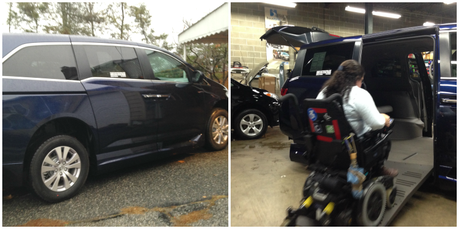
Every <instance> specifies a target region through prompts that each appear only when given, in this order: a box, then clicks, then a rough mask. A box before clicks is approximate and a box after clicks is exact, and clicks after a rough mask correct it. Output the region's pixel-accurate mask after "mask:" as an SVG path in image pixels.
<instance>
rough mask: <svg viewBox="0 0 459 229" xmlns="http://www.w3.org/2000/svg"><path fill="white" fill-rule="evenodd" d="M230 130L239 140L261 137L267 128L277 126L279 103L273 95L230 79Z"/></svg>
mask: <svg viewBox="0 0 459 229" xmlns="http://www.w3.org/2000/svg"><path fill="white" fill-rule="evenodd" d="M231 120H233V121H232V123H231V125H232V129H234V132H235V134H236V136H237V137H239V138H240V139H256V138H259V137H261V136H263V135H264V134H265V132H266V129H267V127H268V126H271V127H273V126H277V125H279V103H278V102H277V97H276V95H275V94H273V93H270V92H268V91H266V90H263V89H259V88H254V87H250V86H246V85H243V84H241V83H238V82H237V81H236V80H234V79H231Z"/></svg>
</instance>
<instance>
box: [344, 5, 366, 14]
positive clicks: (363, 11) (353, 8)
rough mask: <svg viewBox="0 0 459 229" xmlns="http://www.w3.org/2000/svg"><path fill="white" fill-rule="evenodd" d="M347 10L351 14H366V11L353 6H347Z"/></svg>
mask: <svg viewBox="0 0 459 229" xmlns="http://www.w3.org/2000/svg"><path fill="white" fill-rule="evenodd" d="M345 10H346V11H351V12H356V13H361V14H364V13H365V9H362V8H356V7H352V6H346V8H345Z"/></svg>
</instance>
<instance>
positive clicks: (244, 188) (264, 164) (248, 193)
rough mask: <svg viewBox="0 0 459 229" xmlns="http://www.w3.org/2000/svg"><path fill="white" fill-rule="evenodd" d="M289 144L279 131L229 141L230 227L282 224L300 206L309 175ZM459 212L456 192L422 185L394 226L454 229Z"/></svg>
mask: <svg viewBox="0 0 459 229" xmlns="http://www.w3.org/2000/svg"><path fill="white" fill-rule="evenodd" d="M290 143H291V140H288V139H287V137H286V136H285V135H283V134H282V132H281V131H280V129H279V127H274V128H269V129H268V131H267V132H266V134H265V136H263V137H262V138H260V139H257V140H233V141H232V142H231V221H230V222H231V226H279V225H280V224H281V223H282V221H283V219H284V217H285V216H286V211H285V210H286V209H287V207H289V206H293V207H294V208H297V207H298V205H299V201H300V200H301V197H302V195H301V189H302V187H303V184H304V181H305V180H306V178H307V176H308V175H309V172H308V171H307V170H306V169H305V166H303V165H301V164H300V163H296V162H292V161H290V159H289V148H290ZM391 156H392V154H391ZM395 156H397V155H395ZM456 212H457V210H456V195H455V192H454V193H447V192H443V191H440V190H436V189H435V188H434V187H432V186H429V185H423V186H422V187H421V188H420V189H419V190H418V191H417V192H416V193H415V194H414V195H413V196H412V197H411V198H410V199H409V201H408V202H407V204H406V205H405V206H404V207H403V208H402V209H401V211H400V212H399V213H398V215H397V216H396V217H395V219H394V220H393V221H392V222H391V224H390V226H456V225H457V223H456V219H457V215H456Z"/></svg>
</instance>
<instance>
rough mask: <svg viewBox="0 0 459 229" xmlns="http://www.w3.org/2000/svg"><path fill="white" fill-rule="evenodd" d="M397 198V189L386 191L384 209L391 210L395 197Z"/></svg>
mask: <svg viewBox="0 0 459 229" xmlns="http://www.w3.org/2000/svg"><path fill="white" fill-rule="evenodd" d="M396 196H397V187H395V186H394V187H392V188H390V189H387V191H386V207H387V208H389V209H390V208H392V207H394V204H395V197H396Z"/></svg>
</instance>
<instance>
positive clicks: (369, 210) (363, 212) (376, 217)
mask: <svg viewBox="0 0 459 229" xmlns="http://www.w3.org/2000/svg"><path fill="white" fill-rule="evenodd" d="M385 211H386V188H385V187H384V185H383V184H381V183H379V182H377V183H374V184H373V185H371V186H369V187H368V190H367V191H366V192H365V195H364V196H363V197H362V201H361V206H360V212H359V216H358V217H357V221H358V223H359V224H360V225H362V226H378V224H379V223H380V222H381V220H382V218H383V216H384V212H385Z"/></svg>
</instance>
